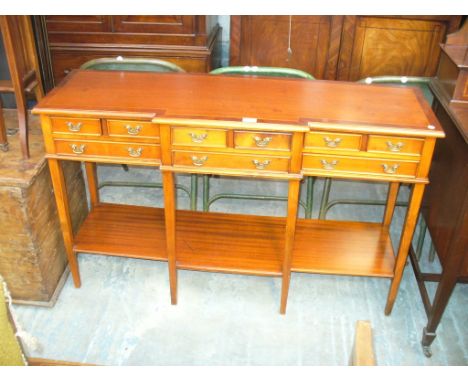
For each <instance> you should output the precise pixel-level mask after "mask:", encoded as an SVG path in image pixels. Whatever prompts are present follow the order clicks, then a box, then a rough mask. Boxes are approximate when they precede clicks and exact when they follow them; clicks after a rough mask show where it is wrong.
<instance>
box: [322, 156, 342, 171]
mask: <svg viewBox="0 0 468 382" xmlns="http://www.w3.org/2000/svg"><path fill="white" fill-rule="evenodd" d="M339 162H340V161H338V160H332V161H331V162H328V161H326V160H325V159H321V160H320V163H322V167H323V169H324V170H334V169H335V166H336V165H337V164H338V163H339Z"/></svg>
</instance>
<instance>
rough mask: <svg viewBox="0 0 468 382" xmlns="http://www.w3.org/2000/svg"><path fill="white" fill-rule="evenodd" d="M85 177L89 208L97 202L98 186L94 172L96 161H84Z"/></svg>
mask: <svg viewBox="0 0 468 382" xmlns="http://www.w3.org/2000/svg"><path fill="white" fill-rule="evenodd" d="M85 171H86V179H87V180H88V190H89V199H90V200H91V209H93V208H94V207H96V206H97V205H98V204H99V187H98V180H97V172H96V163H94V162H85Z"/></svg>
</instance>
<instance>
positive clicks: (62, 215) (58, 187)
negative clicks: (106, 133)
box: [48, 159, 81, 288]
mask: <svg viewBox="0 0 468 382" xmlns="http://www.w3.org/2000/svg"><path fill="white" fill-rule="evenodd" d="M48 162H49V169H50V175H51V178H52V186H53V187H54V193H55V202H56V203H57V212H58V216H59V220H60V227H61V229H62V235H63V241H64V243H65V250H66V252H67V258H68V264H69V266H70V272H71V274H72V277H73V283H74V284H75V287H77V288H79V287H80V286H81V280H80V272H79V269H78V262H77V259H76V254H75V252H74V251H73V226H72V222H71V218H70V209H69V206H68V196H67V189H66V185H65V178H64V176H63V170H62V165H61V163H60V162H59V161H58V160H57V159H48Z"/></svg>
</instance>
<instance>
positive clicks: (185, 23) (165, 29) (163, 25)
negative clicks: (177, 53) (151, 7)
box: [112, 15, 195, 34]
mask: <svg viewBox="0 0 468 382" xmlns="http://www.w3.org/2000/svg"><path fill="white" fill-rule="evenodd" d="M112 25H113V30H114V31H115V32H121V33H181V34H187V33H194V27H195V19H194V17H193V16H169V15H164V16H136V15H135V16H112Z"/></svg>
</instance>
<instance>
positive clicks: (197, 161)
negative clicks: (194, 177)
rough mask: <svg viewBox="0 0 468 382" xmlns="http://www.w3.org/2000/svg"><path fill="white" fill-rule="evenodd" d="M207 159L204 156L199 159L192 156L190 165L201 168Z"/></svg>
mask: <svg viewBox="0 0 468 382" xmlns="http://www.w3.org/2000/svg"><path fill="white" fill-rule="evenodd" d="M207 159H208V156H206V155H204V156H202V157H200V158H199V157H197V156H195V155H193V156H192V163H193V164H194V166H203V165H204V164H205V162H206V160H207Z"/></svg>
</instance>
